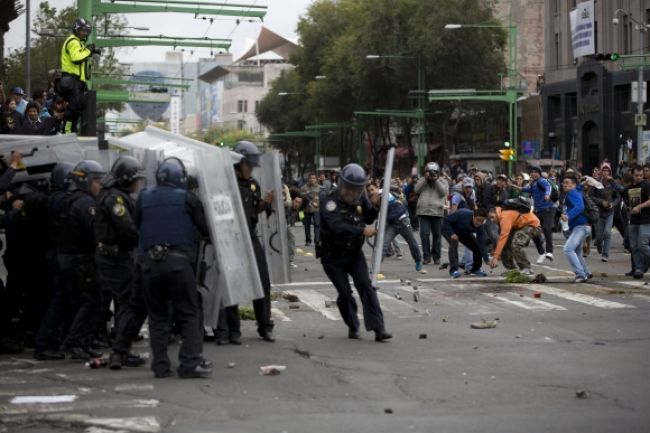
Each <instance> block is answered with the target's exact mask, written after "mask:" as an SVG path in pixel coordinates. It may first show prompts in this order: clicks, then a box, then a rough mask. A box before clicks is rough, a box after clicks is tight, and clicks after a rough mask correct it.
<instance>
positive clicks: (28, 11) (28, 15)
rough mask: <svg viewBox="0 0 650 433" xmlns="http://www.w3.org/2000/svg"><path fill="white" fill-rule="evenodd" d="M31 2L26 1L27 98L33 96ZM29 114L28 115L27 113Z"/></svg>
mask: <svg viewBox="0 0 650 433" xmlns="http://www.w3.org/2000/svg"><path fill="white" fill-rule="evenodd" d="M31 26H32V20H31V8H30V0H25V93H26V95H25V96H26V98H30V97H31V96H30V95H31V94H32V86H31V81H32V55H31V49H32V43H31V40H30V33H31V32H32V28H31ZM25 114H27V113H25Z"/></svg>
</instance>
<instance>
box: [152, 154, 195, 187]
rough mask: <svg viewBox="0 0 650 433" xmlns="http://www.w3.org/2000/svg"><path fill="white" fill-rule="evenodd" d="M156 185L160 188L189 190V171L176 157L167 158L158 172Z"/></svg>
mask: <svg viewBox="0 0 650 433" xmlns="http://www.w3.org/2000/svg"><path fill="white" fill-rule="evenodd" d="M156 183H157V184H158V185H159V186H173V187H175V188H183V189H186V188H187V171H185V165H184V164H183V161H181V160H180V159H178V158H176V157H173V156H172V157H170V158H166V159H165V160H164V161H163V162H162V163H161V164H160V165H159V166H158V170H157V171H156Z"/></svg>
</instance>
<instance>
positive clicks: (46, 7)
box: [0, 1, 127, 116]
mask: <svg viewBox="0 0 650 433" xmlns="http://www.w3.org/2000/svg"><path fill="white" fill-rule="evenodd" d="M77 18H78V13H77V9H76V8H75V7H72V6H71V7H67V8H64V9H61V10H58V9H57V8H55V7H52V6H50V4H49V3H48V2H47V1H45V2H42V3H40V4H39V7H38V12H37V13H36V16H35V18H34V26H33V34H34V36H33V37H32V40H31V50H30V59H31V81H30V88H31V89H32V90H33V91H37V90H40V89H49V88H50V87H51V83H50V82H49V71H51V70H54V69H58V68H60V66H61V65H60V53H61V46H62V45H63V41H64V40H65V38H66V37H67V36H68V35H69V34H70V31H71V29H72V24H73V23H74V20H75V19H77ZM126 25H127V22H126V19H125V18H124V17H123V16H121V15H103V16H101V17H99V18H98V19H97V21H96V22H95V25H94V27H93V32H96V33H101V34H103V33H105V32H106V33H108V34H124V33H125V30H126V29H125V27H126ZM25 58H26V53H25V49H24V48H20V49H16V50H13V51H11V52H10V53H9V56H8V57H7V58H6V59H5V69H4V71H0V75H1V76H3V77H4V82H5V83H7V84H8V86H7V87H9V86H11V87H15V86H22V87H26V86H25ZM93 71H94V72H95V73H106V74H119V73H123V69H122V67H121V66H120V64H119V61H118V59H117V57H116V52H115V49H113V48H108V49H105V50H104V52H103V54H102V56H94V57H93ZM105 88H107V87H105ZM117 88H119V87H117ZM29 96H30V97H31V95H29ZM122 108H123V104H112V105H102V106H101V109H102V111H103V110H108V109H114V110H118V111H119V110H121V109H122ZM101 115H102V114H101V113H100V116H101Z"/></svg>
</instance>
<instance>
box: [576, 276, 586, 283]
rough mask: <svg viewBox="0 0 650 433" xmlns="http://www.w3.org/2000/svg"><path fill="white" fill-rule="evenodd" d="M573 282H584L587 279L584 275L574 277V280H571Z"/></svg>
mask: <svg viewBox="0 0 650 433" xmlns="http://www.w3.org/2000/svg"><path fill="white" fill-rule="evenodd" d="M573 282H574V283H585V282H587V279H586V278H585V277H576V278H575V280H573Z"/></svg>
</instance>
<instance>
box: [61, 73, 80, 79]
mask: <svg viewBox="0 0 650 433" xmlns="http://www.w3.org/2000/svg"><path fill="white" fill-rule="evenodd" d="M61 76H62V77H72V78H76V79H77V80H81V78H80V77H79V75H77V74H71V73H70V72H61Z"/></svg>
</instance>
